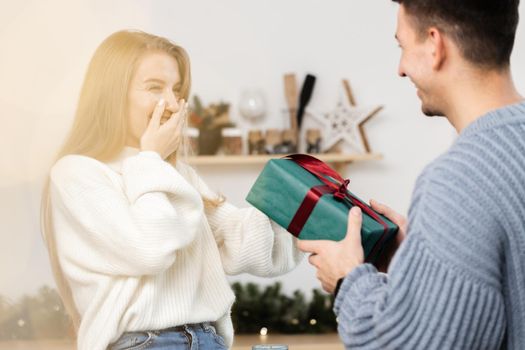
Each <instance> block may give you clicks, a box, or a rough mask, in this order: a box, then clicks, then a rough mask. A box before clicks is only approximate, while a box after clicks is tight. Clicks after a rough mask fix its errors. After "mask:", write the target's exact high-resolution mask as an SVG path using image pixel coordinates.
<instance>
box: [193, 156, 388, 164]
mask: <svg viewBox="0 0 525 350" xmlns="http://www.w3.org/2000/svg"><path fill="white" fill-rule="evenodd" d="M284 156H285V155H284V154H269V155H253V156H249V155H239V156H224V155H216V156H195V157H189V158H188V162H189V163H190V164H191V165H249V164H265V163H266V162H268V161H269V160H270V159H274V158H281V157H284ZM313 156H314V157H316V158H318V159H320V160H322V161H323V162H326V163H336V164H339V165H342V164H349V163H352V162H359V161H364V160H379V159H382V158H383V156H382V155H381V154H379V153H365V154H344V153H322V154H313Z"/></svg>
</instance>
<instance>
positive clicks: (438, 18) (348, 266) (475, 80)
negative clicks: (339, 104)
mask: <svg viewBox="0 0 525 350" xmlns="http://www.w3.org/2000/svg"><path fill="white" fill-rule="evenodd" d="M394 1H396V0H394ZM396 2H398V3H400V7H399V13H398V28H397V33H396V38H397V40H398V41H399V45H400V47H401V50H402V56H401V60H400V65H399V75H400V76H402V77H408V78H410V80H411V81H412V82H413V83H414V84H415V86H416V88H417V95H418V97H419V98H420V100H421V102H422V110H423V112H424V114H426V115H428V116H445V117H446V118H447V119H448V120H449V122H450V123H451V124H452V125H453V126H454V127H455V129H456V130H457V132H458V133H459V136H458V138H457V140H456V141H455V143H454V145H453V146H452V147H451V148H450V150H449V151H448V152H446V153H445V154H444V155H442V156H441V157H439V158H438V159H437V160H435V161H434V162H433V163H431V164H430V165H429V166H428V167H427V168H426V169H425V170H424V171H423V173H422V174H421V175H420V177H419V179H418V181H417V183H416V186H415V189H414V193H413V198H412V203H411V207H410V210H409V215H408V225H406V223H405V220H404V218H402V217H401V216H400V215H399V214H396V213H394V212H393V211H392V210H391V209H389V208H388V207H386V206H383V205H381V204H378V203H375V202H373V201H372V202H371V205H372V207H373V208H374V209H376V210H377V211H379V212H381V213H384V214H385V215H386V216H387V217H389V218H390V219H391V220H392V221H394V222H396V223H397V224H398V225H399V226H400V228H401V229H400V235H399V237H400V239H402V238H403V237H404V234H405V232H406V231H407V226H408V232H407V235H406V238H405V239H404V241H403V243H402V244H401V246H400V247H399V250H398V251H397V253H396V255H395V257H394V259H393V260H392V263H391V264H390V266H389V267H388V274H383V273H380V272H378V270H377V269H376V268H375V267H374V266H372V265H370V264H364V263H363V250H362V248H361V242H360V235H359V232H360V228H361V212H360V211H359V209H357V208H353V209H352V210H351V211H350V215H349V222H348V232H347V236H346V238H345V239H344V240H342V241H340V242H328V241H302V242H300V248H301V249H302V250H304V251H306V252H310V253H312V255H311V256H310V260H309V261H310V263H311V264H313V265H314V266H315V267H316V268H317V276H318V278H319V279H320V281H321V283H322V285H323V288H324V289H325V290H327V291H329V292H333V291H334V290H335V289H336V284H337V281H338V280H340V279H341V281H342V283H340V288H339V291H338V293H337V296H336V300H335V307H334V310H335V313H336V314H337V316H338V322H339V334H340V336H341V338H342V340H343V342H344V344H345V346H346V348H352V349H354V348H356V349H499V348H501V347H504V348H508V349H525V102H524V100H523V97H521V96H520V95H519V94H518V92H517V91H516V89H515V87H514V84H513V82H512V77H511V73H510V68H509V66H510V63H509V62H510V54H511V51H512V48H513V44H514V37H515V31H516V27H517V23H518V4H519V0H492V1H489V0H462V1H453V0H397V1H396Z"/></svg>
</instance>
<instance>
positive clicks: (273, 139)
mask: <svg viewBox="0 0 525 350" xmlns="http://www.w3.org/2000/svg"><path fill="white" fill-rule="evenodd" d="M281 142H282V133H281V131H280V130H279V129H268V130H266V153H268V154H276V153H279V152H278V151H279V145H280V144H281Z"/></svg>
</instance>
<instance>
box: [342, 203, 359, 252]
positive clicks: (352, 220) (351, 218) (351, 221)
mask: <svg viewBox="0 0 525 350" xmlns="http://www.w3.org/2000/svg"><path fill="white" fill-rule="evenodd" d="M362 223H363V215H362V213H361V208H359V207H357V206H356V207H352V209H350V211H349V212H348V227H347V230H346V238H345V239H351V240H357V241H358V243H359V245H361V225H362Z"/></svg>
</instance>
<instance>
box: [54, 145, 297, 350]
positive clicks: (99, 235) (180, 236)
mask: <svg viewBox="0 0 525 350" xmlns="http://www.w3.org/2000/svg"><path fill="white" fill-rule="evenodd" d="M50 178H51V181H50V194H51V202H52V207H51V208H52V216H53V228H54V234H55V237H56V242H57V251H58V257H59V261H60V264H61V267H62V269H63V271H64V274H65V276H66V278H67V280H68V282H69V284H70V286H71V289H72V291H73V298H74V302H75V305H76V307H77V309H78V311H79V312H80V315H81V317H82V322H81V325H80V329H79V333H78V340H77V345H78V349H79V350H99V349H100V350H102V349H106V347H107V346H108V344H110V343H111V342H113V341H115V340H117V339H118V338H119V336H120V335H121V334H122V333H123V332H126V331H137V330H159V329H163V328H167V327H172V326H177V325H182V324H187V323H198V322H205V321H210V322H215V325H216V327H217V330H218V333H219V334H220V335H222V336H223V337H224V338H225V340H226V344H228V345H229V346H230V347H231V344H232V341H233V327H232V323H231V318H230V309H231V306H232V303H233V301H234V294H233V292H232V290H231V288H230V286H229V283H228V281H227V279H226V274H230V275H233V274H239V273H243V272H247V273H251V274H254V275H257V276H276V275H280V274H284V273H285V272H287V271H290V270H291V269H293V268H294V267H295V266H296V265H297V264H298V263H299V261H300V260H301V258H302V257H303V254H302V253H300V252H299V251H298V250H297V249H296V248H295V241H294V240H295V238H293V236H292V235H290V234H289V233H287V232H286V231H285V230H283V229H282V228H280V227H279V226H277V224H275V223H274V222H272V221H270V220H269V219H268V218H267V217H266V216H265V215H264V214H262V213H261V212H259V211H257V210H256V209H255V208H246V209H238V208H236V207H234V206H233V205H231V204H229V203H227V202H226V203H224V204H223V205H221V206H219V207H218V208H216V209H209V210H208V209H204V206H203V202H202V198H201V194H203V195H205V196H207V197H213V196H215V194H214V193H213V192H211V191H210V190H209V189H208V188H207V186H206V185H205V184H204V182H203V181H202V180H201V179H200V178H199V177H198V176H197V174H196V173H195V171H193V169H191V168H190V167H189V166H187V165H184V164H180V162H179V164H177V166H176V168H174V167H173V166H171V165H170V164H168V163H167V162H165V161H163V160H162V159H161V158H160V156H159V155H158V154H157V153H155V152H140V153H139V151H138V150H137V149H132V148H126V149H125V150H124V151H123V152H122V154H121V155H120V156H119V157H118V159H116V160H115V161H113V162H111V163H107V164H105V163H101V162H99V161H97V160H95V159H93V158H89V157H85V156H79V155H68V156H66V157H63V158H62V159H60V160H59V161H58V162H57V163H56V164H55V165H54V167H53V168H52V170H51V176H50Z"/></svg>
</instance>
